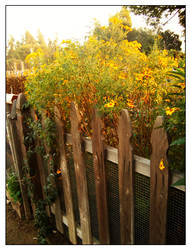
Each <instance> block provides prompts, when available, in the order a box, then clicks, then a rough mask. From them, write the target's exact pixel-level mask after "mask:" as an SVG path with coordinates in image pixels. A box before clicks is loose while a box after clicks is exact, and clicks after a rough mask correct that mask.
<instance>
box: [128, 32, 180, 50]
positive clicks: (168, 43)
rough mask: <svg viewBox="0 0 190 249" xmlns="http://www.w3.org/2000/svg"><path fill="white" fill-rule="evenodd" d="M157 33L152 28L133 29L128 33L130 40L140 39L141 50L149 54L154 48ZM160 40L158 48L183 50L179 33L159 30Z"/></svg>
mask: <svg viewBox="0 0 190 249" xmlns="http://www.w3.org/2000/svg"><path fill="white" fill-rule="evenodd" d="M156 37H157V35H155V34H154V33H153V32H152V31H151V30H149V29H142V28H140V29H133V30H132V31H131V32H129V33H128V34H127V39H128V41H135V40H136V41H138V42H139V43H140V44H141V45H142V47H141V51H142V52H144V53H145V54H149V53H150V52H151V51H152V49H153V45H154V42H155V38H156ZM158 37H159V41H158V48H159V49H161V50H163V49H167V50H171V49H173V50H177V51H181V44H182V42H181V41H180V40H179V35H177V34H175V33H174V32H172V31H170V30H166V31H160V32H159V36H158Z"/></svg>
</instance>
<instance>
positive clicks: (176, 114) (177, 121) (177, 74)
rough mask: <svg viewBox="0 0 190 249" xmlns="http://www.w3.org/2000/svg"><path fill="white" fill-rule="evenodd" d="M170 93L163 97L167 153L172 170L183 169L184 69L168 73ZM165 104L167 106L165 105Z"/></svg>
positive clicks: (184, 121) (184, 122)
mask: <svg viewBox="0 0 190 249" xmlns="http://www.w3.org/2000/svg"><path fill="white" fill-rule="evenodd" d="M168 75H169V76H170V82H168V84H169V85H170V87H171V89H172V92H170V93H168V94H167V95H166V96H165V116H166V121H165V126H166V129H167V131H168V134H169V137H170V138H171V143H170V149H169V152H168V155H169V159H170V161H171V165H172V168H175V169H178V170H180V171H184V169H185V124H186V120H185V99H186V98H185V93H186V91H185V67H182V68H176V69H175V70H173V71H171V72H170V73H168ZM166 103H167V104H166Z"/></svg>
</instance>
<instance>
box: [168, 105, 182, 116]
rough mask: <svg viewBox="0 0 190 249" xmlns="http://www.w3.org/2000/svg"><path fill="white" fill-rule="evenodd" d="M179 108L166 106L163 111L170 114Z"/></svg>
mask: <svg viewBox="0 0 190 249" xmlns="http://www.w3.org/2000/svg"><path fill="white" fill-rule="evenodd" d="M179 110H180V109H179V108H177V107H173V108H170V107H166V108H165V111H166V114H167V115H172V114H173V113H174V112H175V111H179Z"/></svg>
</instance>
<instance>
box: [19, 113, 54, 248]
mask: <svg viewBox="0 0 190 249" xmlns="http://www.w3.org/2000/svg"><path fill="white" fill-rule="evenodd" d="M26 126H27V127H28V129H27V132H26V134H25V140H24V141H25V146H26V148H27V158H28V161H30V159H31V157H32V156H33V155H34V154H35V153H38V154H40V155H41V156H42V158H43V159H44V166H45V167H49V169H47V168H46V172H50V173H49V175H48V176H47V179H46V185H45V186H44V192H45V196H46V198H45V199H43V200H38V201H35V200H34V199H33V198H32V197H33V195H32V193H33V191H34V189H33V187H34V186H33V185H32V182H31V177H25V182H26V184H27V186H28V194H29V196H30V197H31V199H32V201H34V202H35V205H36V209H35V214H34V220H35V226H36V228H37V229H38V243H39V244H47V241H46V238H47V236H48V234H49V233H50V232H51V230H52V227H51V224H50V221H49V217H48V216H47V213H46V206H47V205H49V206H50V205H51V204H52V203H54V202H55V200H56V198H57V194H58V192H57V189H56V187H55V175H56V173H55V160H56V155H57V154H56V151H55V149H52V148H56V146H54V145H55V138H56V133H55V132H56V130H55V123H54V122H53V121H52V119H51V118H49V117H47V118H46V119H45V120H44V125H43V126H42V122H41V115H40V114H39V113H37V115H36V117H35V120H33V119H32V118H31V117H28V118H27V119H26ZM37 138H38V139H39V141H40V145H39V146H35V140H36V139H37ZM44 144H46V145H47V146H48V147H49V148H50V152H49V153H50V154H51V157H50V154H49V153H46V150H45V146H44ZM50 159H51V160H50ZM29 164H30V163H29V162H28V163H26V164H25V167H24V170H25V175H26V176H29V175H30V169H29V167H27V166H28V165H29Z"/></svg>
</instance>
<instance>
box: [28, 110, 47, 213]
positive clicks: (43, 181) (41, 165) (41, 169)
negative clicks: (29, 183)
mask: <svg viewBox="0 0 190 249" xmlns="http://www.w3.org/2000/svg"><path fill="white" fill-rule="evenodd" d="M30 114H31V117H32V119H33V121H34V122H35V121H36V113H35V111H34V109H31V110H30ZM40 145H41V143H40V139H39V138H38V137H37V138H36V139H35V148H38V147H39V146H40ZM36 159H37V168H38V172H39V178H40V184H41V190H42V197H43V199H44V200H45V199H46V194H45V190H44V186H45V185H46V178H47V173H46V171H45V168H44V163H43V158H42V156H41V155H40V154H39V153H36ZM46 212H47V215H48V216H49V217H50V216H51V213H50V207H49V206H48V205H47V206H46Z"/></svg>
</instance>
